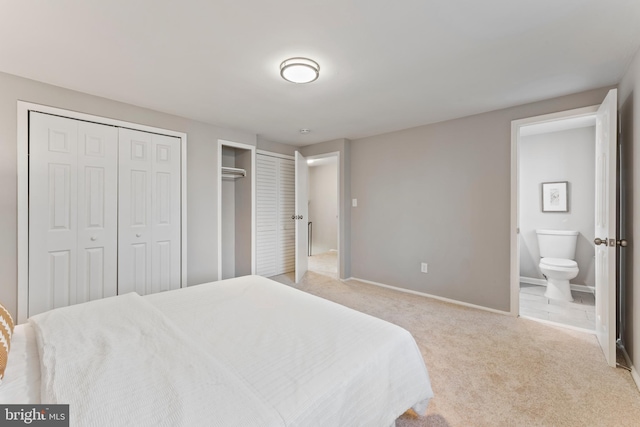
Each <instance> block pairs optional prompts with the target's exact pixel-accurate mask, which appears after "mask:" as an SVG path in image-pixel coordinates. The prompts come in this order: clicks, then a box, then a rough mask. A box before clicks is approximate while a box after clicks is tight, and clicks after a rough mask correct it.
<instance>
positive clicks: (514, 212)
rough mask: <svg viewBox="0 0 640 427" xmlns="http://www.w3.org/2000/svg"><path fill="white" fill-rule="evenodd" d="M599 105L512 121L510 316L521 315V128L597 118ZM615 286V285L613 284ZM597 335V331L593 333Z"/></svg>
mask: <svg viewBox="0 0 640 427" xmlns="http://www.w3.org/2000/svg"><path fill="white" fill-rule="evenodd" d="M598 107H599V105H592V106H589V107H583V108H576V109H572V110H566V111H559V112H557V113H551V114H543V115H540V116H533V117H527V118H524V119H518V120H512V121H511V220H510V228H509V245H510V252H509V253H510V266H511V269H510V275H509V277H510V283H511V307H510V315H511V316H514V317H518V316H519V315H520V245H519V239H518V237H519V233H518V231H519V230H518V229H519V227H520V224H519V223H518V221H519V215H518V213H519V206H518V204H519V203H518V185H519V179H518V178H519V169H518V157H519V152H518V147H519V146H520V145H519V144H520V128H522V127H524V126H529V125H533V124H541V123H550V122H555V121H559V120H565V119H571V118H579V117H585V116H595V114H596V112H597V111H598ZM594 191H595V190H594ZM613 286H615V284H613ZM593 333H594V334H595V330H594V331H593Z"/></svg>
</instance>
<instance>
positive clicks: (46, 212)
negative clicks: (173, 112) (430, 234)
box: [29, 112, 117, 316]
mask: <svg viewBox="0 0 640 427" xmlns="http://www.w3.org/2000/svg"><path fill="white" fill-rule="evenodd" d="M29 119H30V125H29V315H30V316H33V315H35V314H38V313H41V312H43V311H46V310H50V309H53V308H57V307H63V306H67V305H71V304H76V303H80V302H85V301H89V300H92V299H96V298H102V297H104V296H109V295H115V290H116V286H117V283H116V280H117V277H116V275H115V273H114V271H115V268H116V258H117V255H116V253H117V216H116V214H117V139H116V137H117V131H116V130H115V129H114V128H112V127H110V126H105V125H98V124H94V123H87V122H82V121H79V120H73V119H68V118H63V117H58V116H52V115H48V114H42V113H36V112H31V113H30V115H29Z"/></svg>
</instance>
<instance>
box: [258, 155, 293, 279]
mask: <svg viewBox="0 0 640 427" xmlns="http://www.w3.org/2000/svg"><path fill="white" fill-rule="evenodd" d="M294 175H295V170H294V162H293V160H289V159H283V158H278V157H273V156H269V155H265V154H258V155H256V223H257V224H256V274H259V275H261V276H265V277H271V276H276V275H278V274H284V273H288V272H290V271H293V270H294V268H295V265H294V264H295V221H294V220H292V219H291V215H293V212H294V208H295V206H294V203H295V193H294Z"/></svg>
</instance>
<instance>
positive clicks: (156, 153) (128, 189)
mask: <svg viewBox="0 0 640 427" xmlns="http://www.w3.org/2000/svg"><path fill="white" fill-rule="evenodd" d="M119 132H120V134H119V145H120V180H119V188H120V190H119V198H120V205H119V248H120V250H119V254H118V257H119V262H118V293H120V294H122V293H126V292H132V291H135V292H137V293H139V294H140V295H145V294H149V293H155V292H160V291H166V290H169V289H177V288H179V287H180V277H181V271H180V236H181V234H180V233H181V219H180V214H181V212H180V206H181V197H180V179H181V178H180V139H179V138H175V137H169V136H164V135H157V134H151V133H147V132H141V131H133V130H130V129H120V131H119Z"/></svg>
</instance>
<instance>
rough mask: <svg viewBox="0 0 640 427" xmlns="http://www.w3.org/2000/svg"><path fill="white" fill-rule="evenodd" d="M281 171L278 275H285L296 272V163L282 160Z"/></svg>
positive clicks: (279, 184)
mask: <svg viewBox="0 0 640 427" xmlns="http://www.w3.org/2000/svg"><path fill="white" fill-rule="evenodd" d="M279 169H280V170H279V178H280V179H279V183H278V186H279V188H278V193H279V195H280V197H279V207H278V212H279V214H278V216H279V217H278V220H279V221H278V227H279V229H278V259H279V263H278V271H279V273H278V274H284V273H289V272H291V271H294V270H295V261H296V252H295V251H296V242H295V239H296V229H295V225H296V222H295V220H293V219H291V215H294V214H295V201H296V195H295V162H294V161H293V160H287V159H281V160H280V164H279Z"/></svg>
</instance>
